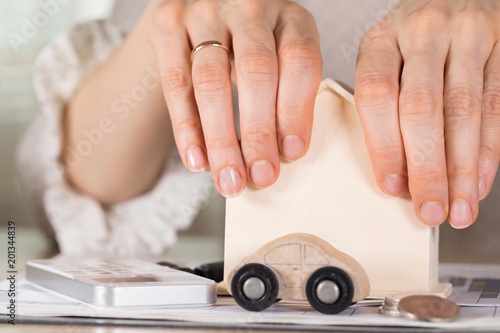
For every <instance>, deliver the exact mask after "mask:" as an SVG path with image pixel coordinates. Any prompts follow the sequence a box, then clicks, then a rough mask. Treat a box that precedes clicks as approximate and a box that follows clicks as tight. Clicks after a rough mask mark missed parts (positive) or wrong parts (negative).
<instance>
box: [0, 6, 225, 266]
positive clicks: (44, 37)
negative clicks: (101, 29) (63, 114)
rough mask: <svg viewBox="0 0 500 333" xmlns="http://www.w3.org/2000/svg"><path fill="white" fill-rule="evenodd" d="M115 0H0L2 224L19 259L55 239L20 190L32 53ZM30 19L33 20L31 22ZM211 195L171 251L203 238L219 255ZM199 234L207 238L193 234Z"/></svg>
mask: <svg viewBox="0 0 500 333" xmlns="http://www.w3.org/2000/svg"><path fill="white" fill-rule="evenodd" d="M114 2H115V0H99V1H85V0H56V1H55V0H44V1H40V0H1V1H0V225H4V223H6V222H7V221H8V220H10V219H15V220H16V222H17V224H18V226H20V227H22V230H21V231H19V233H20V234H21V235H20V237H18V242H19V244H20V245H19V251H21V253H20V256H21V259H30V257H31V256H33V254H34V253H36V254H37V255H40V254H43V253H51V251H52V245H53V244H51V243H50V242H49V241H48V239H47V238H46V237H45V235H44V233H43V232H42V231H41V229H40V227H39V225H38V224H37V219H36V216H34V214H33V211H32V210H31V209H30V208H29V206H28V202H27V200H26V198H25V197H24V196H23V193H22V191H21V187H20V181H19V176H18V171H17V167H16V158H15V154H16V147H17V144H18V142H19V141H20V139H21V138H22V135H23V133H24V131H25V130H26V129H27V128H28V126H29V125H30V123H31V121H32V120H33V119H34V118H35V116H36V115H38V113H39V112H40V109H39V106H38V101H37V99H36V96H35V93H34V90H33V85H32V76H33V75H32V74H33V62H34V59H35V57H36V55H37V54H38V52H40V50H41V49H42V48H43V47H44V46H45V45H46V44H47V43H48V42H49V41H50V40H51V39H52V38H54V37H55V36H56V35H57V34H59V33H61V32H64V31H65V30H67V29H69V28H70V27H71V26H73V25H75V24H77V23H79V22H85V21H89V20H94V19H100V18H107V17H109V16H110V15H111V14H112V11H113V5H114ZM34 22H36V23H37V24H36V25H33V23H34ZM33 27H34V29H33ZM211 200H212V202H211V203H210V204H207V205H206V206H205V208H204V209H203V213H202V214H200V217H199V218H198V219H197V220H196V221H195V223H194V224H193V227H191V228H190V230H189V231H188V234H187V235H181V239H183V240H184V241H183V242H180V243H179V245H178V246H176V248H174V249H173V250H172V251H173V255H175V256H180V257H182V256H183V255H184V254H185V253H187V252H189V251H186V249H189V248H191V244H192V243H193V242H196V243H200V242H206V244H205V247H206V248H207V256H208V257H207V260H209V259H212V258H214V259H218V258H222V254H223V252H222V251H223V250H222V248H223V247H222V246H223V245H222V242H223V234H224V233H223V231H224V224H223V220H221V217H222V218H223V216H224V215H223V211H224V200H223V199H222V198H221V197H219V196H215V195H214V196H212V199H211ZM3 233H4V230H3V229H2V230H0V235H2V234H3ZM202 234H203V235H207V236H208V238H204V239H203V240H200V239H198V237H196V236H197V235H202ZM191 235H194V238H193V236H191ZM4 238H5V237H2V239H1V240H0V245H1V244H2V243H3V242H4V241H5V239H4ZM213 239H216V242H214V241H213ZM23 244H26V246H23ZM197 255H199V254H197ZM21 261H23V260H21Z"/></svg>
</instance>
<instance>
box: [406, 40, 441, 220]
mask: <svg viewBox="0 0 500 333" xmlns="http://www.w3.org/2000/svg"><path fill="white" fill-rule="evenodd" d="M419 36H421V37H420V40H417V41H413V40H412V42H413V44H412V45H411V46H409V45H405V47H402V54H403V56H404V68H403V71H402V74H401V88H400V90H401V92H400V96H399V117H400V125H401V132H402V136H403V142H404V145H405V152H406V160H407V169H408V178H409V188H410V192H411V195H412V199H413V205H414V208H415V212H416V214H417V216H418V217H419V219H420V220H421V221H422V222H424V223H426V224H427V225H430V226H437V225H439V224H441V223H442V222H444V220H445V219H446V217H447V215H448V178H447V170H446V158H445V147H444V133H443V126H444V120H443V76H444V65H445V60H446V56H447V52H448V44H447V43H446V42H443V40H442V39H441V40H440V39H438V38H437V39H434V38H433V37H432V36H429V35H419ZM422 38H424V40H422ZM400 46H401V41H400Z"/></svg>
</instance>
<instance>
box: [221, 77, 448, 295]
mask: <svg viewBox="0 0 500 333" xmlns="http://www.w3.org/2000/svg"><path fill="white" fill-rule="evenodd" d="M292 233H307V234H312V235H315V236H318V237H320V238H322V239H323V240H325V241H327V242H328V243H330V244H331V245H332V246H334V247H335V248H336V249H338V250H339V251H341V252H344V253H345V254H347V255H349V256H351V257H353V258H354V259H355V260H356V261H357V262H359V263H360V264H361V266H362V267H363V268H364V270H365V271H366V273H367V275H368V279H369V283H370V286H371V291H370V296H371V297H383V296H387V295H393V294H401V293H404V292H432V293H437V294H440V295H441V296H447V295H448V294H449V293H450V291H451V286H450V285H448V284H439V283H438V276H437V265H438V228H430V227H428V226H425V225H424V224H422V223H421V222H420V221H419V220H418V219H417V217H416V216H415V213H414V211H413V205H412V202H411V198H410V197H409V195H406V196H405V197H402V198H393V197H390V196H387V195H385V194H384V193H382V192H381V191H380V189H379V188H378V186H377V184H376V182H375V178H374V176H373V173H372V170H371V164H370V160H369V156H368V152H367V150H366V148H365V144H364V134H363V130H362V128H361V124H360V122H359V119H358V116H357V113H356V108H355V106H354V99H353V96H352V95H351V94H350V93H349V92H347V91H346V90H344V89H343V88H342V87H340V86H339V85H338V84H337V83H336V82H334V81H332V80H330V79H327V80H324V81H323V82H322V84H321V87H320V89H319V92H318V96H317V98H316V105H315V115H314V124H313V136H312V140H311V146H310V149H309V152H308V153H307V154H306V156H305V157H304V158H302V159H301V160H299V161H296V162H293V163H288V162H285V161H282V165H281V173H280V177H279V179H278V180H277V182H276V183H275V184H274V185H273V186H271V187H269V188H266V189H256V188H254V187H252V186H251V185H250V186H248V187H247V188H246V189H245V190H244V191H243V193H242V194H241V195H240V196H239V197H237V198H233V199H228V200H227V203H226V235H225V267H224V271H225V280H226V282H227V283H230V279H229V274H230V273H231V272H232V271H233V270H234V269H235V268H236V266H237V265H238V264H239V263H240V262H241V261H242V260H243V259H244V258H245V257H247V256H249V255H251V254H253V253H254V252H256V251H257V250H258V249H259V248H261V247H263V246H264V245H265V244H266V243H269V242H271V241H273V240H275V239H278V238H280V237H282V236H284V235H287V234H292Z"/></svg>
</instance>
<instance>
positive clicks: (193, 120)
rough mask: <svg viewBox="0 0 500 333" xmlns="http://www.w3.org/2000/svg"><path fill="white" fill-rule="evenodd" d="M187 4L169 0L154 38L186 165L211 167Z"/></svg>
mask: <svg viewBox="0 0 500 333" xmlns="http://www.w3.org/2000/svg"><path fill="white" fill-rule="evenodd" d="M184 12H185V6H184V4H182V3H181V2H169V3H166V4H165V5H162V7H161V8H160V9H159V10H158V11H157V13H156V17H155V28H154V29H155V30H154V33H153V35H152V38H151V42H152V45H153V48H154V49H155V52H156V55H157V57H158V64H159V68H160V74H161V79H162V86H163V93H164V96H165V100H166V103H167V107H168V111H169V114H170V118H171V121H172V128H173V132H174V137H175V142H176V145H177V149H178V151H179V152H180V155H181V158H182V161H183V163H184V165H185V166H186V168H188V169H189V170H191V171H193V172H200V171H203V170H204V169H205V168H207V166H208V165H207V162H208V161H207V157H206V149H205V142H204V138H203V132H202V129H201V122H200V118H199V115H198V109H197V106H196V103H195V99H194V92H193V86H192V84H191V59H190V53H191V45H190V44H189V41H188V36H187V33H186V30H185V29H184V25H183V18H184Z"/></svg>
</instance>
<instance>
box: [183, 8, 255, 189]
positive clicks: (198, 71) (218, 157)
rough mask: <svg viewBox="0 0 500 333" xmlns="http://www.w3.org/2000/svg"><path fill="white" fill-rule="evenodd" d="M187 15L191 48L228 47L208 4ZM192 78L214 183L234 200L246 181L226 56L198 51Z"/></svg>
mask: <svg viewBox="0 0 500 333" xmlns="http://www.w3.org/2000/svg"><path fill="white" fill-rule="evenodd" d="M190 11H192V13H190V14H189V15H188V18H189V19H188V21H187V27H188V31H189V35H190V36H191V40H192V41H193V46H196V45H198V44H200V43H202V42H205V41H210V40H215V41H219V42H221V43H223V44H226V45H229V44H230V38H229V33H228V31H227V29H226V28H225V26H224V25H223V24H222V22H221V20H220V19H219V18H218V15H217V12H216V10H215V9H214V7H213V6H211V3H210V2H203V1H200V2H198V3H196V4H195V5H193V6H191V7H190ZM192 75H193V85H194V91H195V97H196V102H197V104H198V109H199V111H200V117H201V122H202V125H203V133H204V136H205V142H206V145H207V151H208V159H209V162H210V168H211V170H212V175H213V178H214V183H215V185H216V187H217V189H218V191H219V192H220V193H221V194H222V195H224V196H226V197H232V196H236V195H238V194H239V193H240V192H241V191H242V190H243V188H244V186H245V181H246V177H245V167H244V163H243V159H242V156H241V151H240V146H239V143H238V137H237V134H236V129H235V124H234V115H233V104H232V90H231V81H230V63H229V54H228V52H227V51H226V50H224V49H222V48H219V47H205V48H203V49H201V50H200V51H199V52H198V53H197V54H196V55H195V56H194V59H193V67H192Z"/></svg>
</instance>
